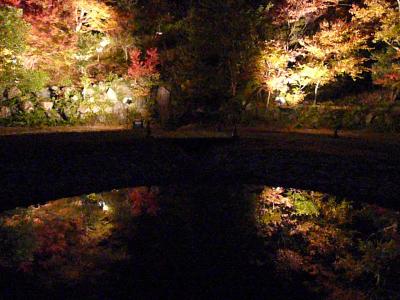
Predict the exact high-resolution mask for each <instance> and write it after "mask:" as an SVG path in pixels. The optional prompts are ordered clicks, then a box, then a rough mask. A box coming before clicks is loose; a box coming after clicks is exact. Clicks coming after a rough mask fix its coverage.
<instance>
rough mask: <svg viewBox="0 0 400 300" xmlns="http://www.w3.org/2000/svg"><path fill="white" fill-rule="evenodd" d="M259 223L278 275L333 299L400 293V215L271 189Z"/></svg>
mask: <svg viewBox="0 0 400 300" xmlns="http://www.w3.org/2000/svg"><path fill="white" fill-rule="evenodd" d="M257 205H258V207H257V220H258V221H257V223H258V226H259V230H260V232H262V234H263V235H264V236H265V237H266V240H267V243H268V244H269V247H271V248H272V249H273V251H272V252H271V257H272V258H271V259H272V260H274V261H275V264H276V268H277V270H278V273H279V274H280V275H281V276H282V277H283V278H285V279H286V280H290V278H293V274H295V273H297V274H301V273H303V276H304V278H307V277H308V278H309V279H307V280H306V284H307V285H308V286H309V287H310V288H311V289H313V290H315V291H318V290H319V292H323V293H325V294H326V295H328V296H329V297H330V298H329V299H367V298H370V297H372V298H374V297H375V298H377V299H378V298H379V299H394V298H397V297H398V296H399V295H400V290H399V287H400V285H399V283H400V282H399V279H398V275H400V264H399V258H400V235H399V232H398V222H399V220H400V218H399V213H398V212H394V211H390V210H388V209H384V208H381V207H378V206H374V205H366V204H361V205H358V207H357V205H356V204H354V203H351V202H349V201H346V200H339V199H336V198H335V197H332V196H328V195H326V194H322V193H318V192H307V191H300V190H294V189H288V190H286V189H283V188H265V189H264V190H263V191H262V193H261V194H260V195H259V196H258V201H257Z"/></svg>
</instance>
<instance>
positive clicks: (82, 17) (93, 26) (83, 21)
mask: <svg viewBox="0 0 400 300" xmlns="http://www.w3.org/2000/svg"><path fill="white" fill-rule="evenodd" d="M116 27H117V22H116V15H115V12H114V11H113V10H112V8H111V7H109V6H107V5H106V4H104V3H101V2H98V1H96V0H78V1H77V2H76V28H75V31H76V32H89V31H98V32H108V31H112V30H115V29H116Z"/></svg>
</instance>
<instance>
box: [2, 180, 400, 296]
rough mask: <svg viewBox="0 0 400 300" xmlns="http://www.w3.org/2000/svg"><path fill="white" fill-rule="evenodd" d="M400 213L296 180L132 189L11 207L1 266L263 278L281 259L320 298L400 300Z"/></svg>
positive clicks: (53, 279)
mask: <svg viewBox="0 0 400 300" xmlns="http://www.w3.org/2000/svg"><path fill="white" fill-rule="evenodd" d="M252 216H253V217H252ZM399 219H400V218H399V213H398V212H395V211H391V210H388V209H385V208H381V207H377V206H374V205H369V204H368V205H367V204H355V203H352V202H349V201H346V200H343V199H337V198H335V197H332V196H329V195H326V194H322V193H318V192H311V191H301V190H295V189H284V188H270V187H260V186H244V187H234V188H229V187H212V186H210V187H202V188H200V187H196V188H191V187H180V188H178V187H160V188H158V187H136V188H130V189H122V190H114V191H112V192H109V193H100V194H91V195H87V196H83V197H74V198H71V199H62V200H57V201H53V202H49V203H48V204H46V205H43V206H39V207H30V208H28V209H16V210H14V211H12V212H7V213H5V214H3V215H2V216H1V218H0V242H1V243H0V268H2V269H4V270H8V271H9V272H14V273H15V274H25V275H26V276H28V277H29V278H34V280H35V282H39V283H38V284H43V286H45V285H46V286H47V287H48V286H52V287H54V286H56V283H57V282H71V280H73V282H81V283H85V282H86V281H88V280H89V281H96V280H98V279H99V278H102V276H105V275H104V274H111V275H112V274H114V272H119V271H116V270H115V269H112V266H115V265H118V266H122V265H124V266H129V268H132V270H136V271H135V272H137V271H138V270H140V272H139V273H140V274H141V272H147V273H149V274H153V273H152V272H153V271H154V272H155V270H158V271H157V272H159V273H157V274H160V272H165V273H166V274H169V276H174V275H173V274H172V273H171V272H172V271H171V269H170V268H171V267H173V268H178V269H177V270H175V269H174V270H175V272H177V274H182V272H185V271H186V272H188V271H187V270H190V272H189V273H188V274H193V272H198V274H202V275H204V274H208V273H207V272H206V271H205V270H204V269H201V268H204V266H207V265H209V264H211V265H213V266H214V267H215V268H221V270H220V271H221V272H222V273H221V274H225V273H224V272H226V273H229V272H231V271H232V270H236V269H235V268H237V267H238V266H240V267H243V266H246V265H247V266H248V267H246V268H245V269H246V270H252V271H251V272H255V271H256V273H257V274H259V275H257V276H261V278H260V282H264V281H265V280H264V281H263V280H262V278H263V276H264V277H265V276H266V277H265V278H270V277H268V276H271V274H270V273H268V272H271V266H273V268H274V272H275V274H277V276H278V279H280V280H282V281H283V282H287V283H288V284H291V285H294V286H299V287H300V286H303V287H304V288H305V289H307V290H309V291H310V292H311V293H312V294H316V295H319V296H321V295H322V296H324V297H327V298H330V299H349V297H350V298H351V299H356V298H357V299H364V298H371V297H375V298H379V299H393V298H396V297H398V296H399V295H400V290H399V287H400V284H399V278H400V276H399V275H400V263H399V261H400V260H399V258H400V235H399V232H398V222H399ZM252 220H253V221H255V223H252ZM254 225H255V226H254ZM260 239H261V241H260ZM194 257H195V258H196V260H193V258H194ZM176 260H179V261H176ZM239 261H240V262H239ZM232 265H235V266H234V267H232ZM201 266H202V267H201ZM228 266H229V267H228ZM118 268H119V267H118ZM118 268H117V269H118ZM226 268H227V269H226ZM200 269H201V270H200ZM222 269H223V270H222ZM225 269H226V270H225ZM228 269H229V270H231V271H228ZM118 270H119V269H118ZM182 270H185V271H182ZM260 270H263V271H262V272H261V271H260ZM203 271H204V272H205V273H204V274H203V273H202V272H203ZM248 272H250V271H248ZM128 274H131V273H129V272H128ZM140 274H139V275H140ZM163 274H164V273H163ZM177 274H175V275H176V276H178V275H177ZM185 274H186V273H185ZM260 274H261V275H260ZM131 275H132V274H131ZM131 275H129V276H131ZM139 275H134V276H139ZM253 275H254V274H253ZM127 276H128V275H127ZM132 276H133V275H132ZM151 276H153V275H151ZM154 276H155V277H156V275H154ZM157 276H159V275H157ZM179 276H181V277H182V275H179ZM179 276H178V277H179ZM246 276H247V275H245V277H246ZM249 276H250V274H249ZM183 277H185V276H183ZM245 277H243V278H245ZM96 278H97V279H96ZM135 278H136V277H135ZM238 278H242V277H240V276H239V277H238ZM139 279H140V278H139ZM32 280H33V279H32ZM240 280H241V279H240ZM94 284H95V283H94ZM264 285H265V284H264ZM264 289H265V287H264ZM346 297H347V298H346Z"/></svg>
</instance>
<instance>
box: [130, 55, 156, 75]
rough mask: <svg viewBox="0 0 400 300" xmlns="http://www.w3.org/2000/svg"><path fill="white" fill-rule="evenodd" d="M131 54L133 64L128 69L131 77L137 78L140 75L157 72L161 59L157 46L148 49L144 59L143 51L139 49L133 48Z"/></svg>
mask: <svg viewBox="0 0 400 300" xmlns="http://www.w3.org/2000/svg"><path fill="white" fill-rule="evenodd" d="M129 56H130V59H131V65H130V66H129V69H128V75H129V77H131V78H133V79H137V78H139V77H143V76H149V75H153V74H155V73H156V72H157V65H158V64H159V59H158V51H157V49H156V48H151V49H148V50H147V51H146V57H145V58H144V59H141V56H142V52H141V51H140V50H138V49H134V50H131V51H130V53H129Z"/></svg>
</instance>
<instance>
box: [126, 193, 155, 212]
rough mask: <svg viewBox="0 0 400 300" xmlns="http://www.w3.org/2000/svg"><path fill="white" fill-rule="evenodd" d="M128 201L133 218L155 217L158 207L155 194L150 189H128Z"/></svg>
mask: <svg viewBox="0 0 400 300" xmlns="http://www.w3.org/2000/svg"><path fill="white" fill-rule="evenodd" d="M128 195H129V199H130V201H132V204H133V205H132V213H133V215H134V216H139V215H141V214H144V213H145V214H149V215H151V216H155V215H157V212H158V210H159V205H158V202H157V192H156V191H155V190H153V189H151V188H150V187H137V188H132V189H129V192H128Z"/></svg>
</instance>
